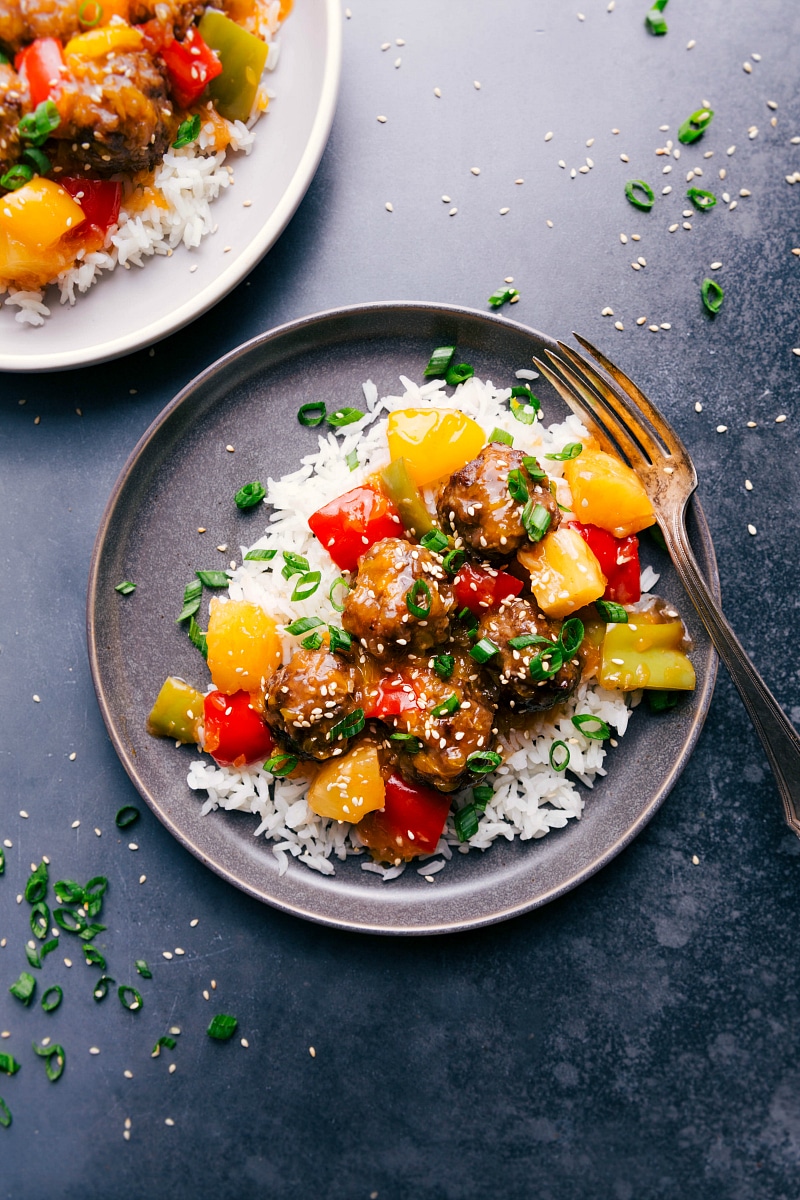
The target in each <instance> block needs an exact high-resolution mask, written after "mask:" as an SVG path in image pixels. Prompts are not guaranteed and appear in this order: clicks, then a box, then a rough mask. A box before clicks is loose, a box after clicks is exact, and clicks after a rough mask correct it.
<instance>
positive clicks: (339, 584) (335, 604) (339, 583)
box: [328, 575, 350, 613]
mask: <svg viewBox="0 0 800 1200" xmlns="http://www.w3.org/2000/svg"><path fill="white" fill-rule="evenodd" d="M337 588H344V590H345V591H346V592H349V591H350V584H349V583H348V582H347V580H346V579H345V577H344V575H340V576H339V578H338V579H334V581H333V583H332V584H331V586H330V591H329V592H328V599H329V600H330V603H331V608H332V609H334V610H335V611H336V612H338V613H341V612H344V599H343V600H342V601H341V603H340V602H339V601H338V600H337V599H336V598H335V596H334V592H335V591H336V589H337Z"/></svg>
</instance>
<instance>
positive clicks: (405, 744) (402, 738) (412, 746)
mask: <svg viewBox="0 0 800 1200" xmlns="http://www.w3.org/2000/svg"><path fill="white" fill-rule="evenodd" d="M389 741H390V742H394V743H395V744H396V746H397V749H398V750H402V751H403V752H404V753H405V754H419V752H420V750H421V749H422V742H421V741H420V740H419V738H416V737H414V735H413V734H411V733H392V734H390V735H389Z"/></svg>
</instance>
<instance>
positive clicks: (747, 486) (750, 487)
mask: <svg viewBox="0 0 800 1200" xmlns="http://www.w3.org/2000/svg"><path fill="white" fill-rule="evenodd" d="M744 487H745V491H746V492H752V490H753V485H752V483H751V482H750V480H749V479H745V481H744Z"/></svg>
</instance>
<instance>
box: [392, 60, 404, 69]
mask: <svg viewBox="0 0 800 1200" xmlns="http://www.w3.org/2000/svg"><path fill="white" fill-rule="evenodd" d="M402 61H403V60H402V58H396V59H395V60H394V66H395V70H397V68H398V67H399V66H400V64H401V62H402Z"/></svg>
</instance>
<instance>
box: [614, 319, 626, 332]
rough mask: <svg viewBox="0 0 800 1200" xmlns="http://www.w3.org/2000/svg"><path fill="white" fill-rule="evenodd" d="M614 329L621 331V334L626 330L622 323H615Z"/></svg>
mask: <svg viewBox="0 0 800 1200" xmlns="http://www.w3.org/2000/svg"><path fill="white" fill-rule="evenodd" d="M614 328H615V329H619V331H620V333H621V332H622V330H623V329H624V328H625V326H624V325H623V324H622V321H615V322H614Z"/></svg>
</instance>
